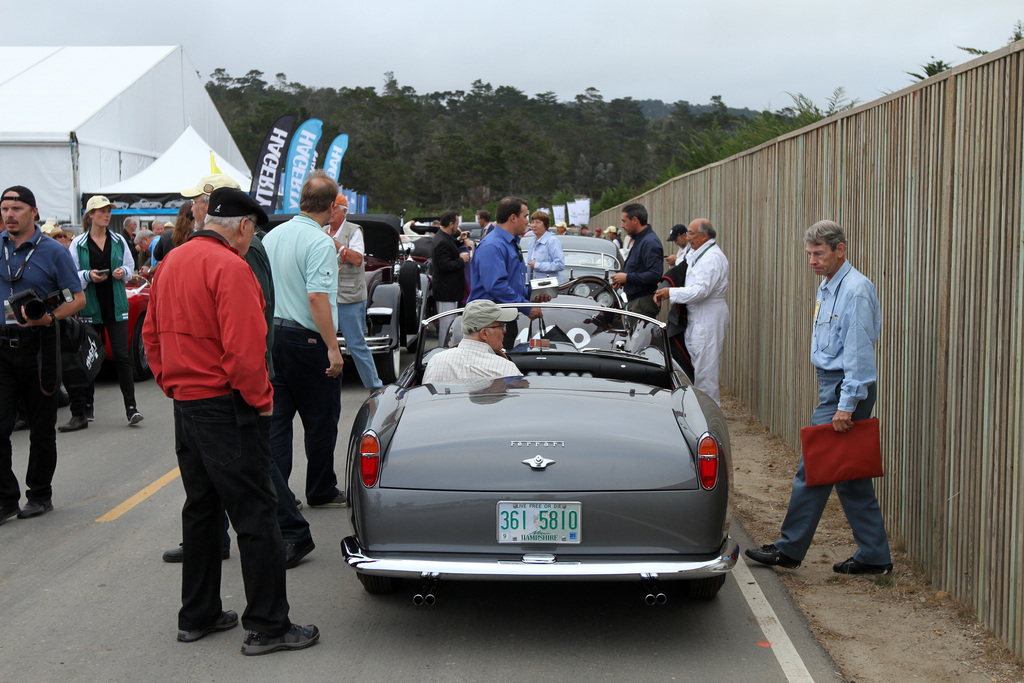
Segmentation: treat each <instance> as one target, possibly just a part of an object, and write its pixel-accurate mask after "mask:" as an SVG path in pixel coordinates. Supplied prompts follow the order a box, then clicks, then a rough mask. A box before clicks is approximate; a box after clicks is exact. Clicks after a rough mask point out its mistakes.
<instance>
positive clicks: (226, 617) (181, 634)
mask: <svg viewBox="0 0 1024 683" xmlns="http://www.w3.org/2000/svg"><path fill="white" fill-rule="evenodd" d="M235 626H238V614H237V613H235V612H234V611H232V610H226V611H224V612H221V613H220V616H219V617H217V620H216V621H214V622H213V623H212V624H210V625H209V626H207V627H206V628H197V629H195V630H194V631H183V630H181V629H178V640H180V641H181V642H183V643H192V642H195V641H197V640H199V639H200V638H202V637H204V636H206V634H208V633H212V632H213V631H228V630H230V629H233V628H234V627H235Z"/></svg>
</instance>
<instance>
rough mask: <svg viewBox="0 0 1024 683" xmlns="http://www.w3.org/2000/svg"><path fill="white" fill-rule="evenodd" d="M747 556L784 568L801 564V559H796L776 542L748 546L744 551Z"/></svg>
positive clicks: (755, 560) (794, 567) (793, 567)
mask: <svg viewBox="0 0 1024 683" xmlns="http://www.w3.org/2000/svg"><path fill="white" fill-rule="evenodd" d="M743 554H745V555H746V556H747V557H749V558H750V559H752V560H753V561H754V562H760V563H761V564H766V565H768V566H769V567H776V566H778V567H783V568H784V569H796V568H797V567H799V566H800V560H794V559H793V558H792V557H790V556H789V555H787V554H785V553H784V552H782V551H781V550H779V549H778V548H776V547H775V544H774V543H769V544H768V545H763V546H761V547H760V548H747V549H746V550H744V551H743Z"/></svg>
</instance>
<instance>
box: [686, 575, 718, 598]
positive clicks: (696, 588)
mask: <svg viewBox="0 0 1024 683" xmlns="http://www.w3.org/2000/svg"><path fill="white" fill-rule="evenodd" d="M723 584H725V574H719V575H718V576H711V577H708V578H706V579H694V580H693V581H687V582H686V595H687V596H688V597H691V598H693V599H694V600H711V599H712V598H714V597H715V596H716V595H718V591H719V590H720V589H721V588H722V585H723Z"/></svg>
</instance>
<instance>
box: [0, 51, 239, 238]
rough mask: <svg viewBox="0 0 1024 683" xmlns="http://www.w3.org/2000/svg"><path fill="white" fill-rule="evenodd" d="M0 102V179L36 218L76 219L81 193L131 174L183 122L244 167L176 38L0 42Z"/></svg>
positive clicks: (147, 161)
mask: <svg viewBox="0 0 1024 683" xmlns="http://www.w3.org/2000/svg"><path fill="white" fill-rule="evenodd" d="M0 101H2V102H3V103H4V112H5V113H4V116H3V117H2V118H0V159H2V161H3V163H0V187H6V186H7V185H15V184H20V185H25V186H27V187H29V188H30V189H31V190H32V191H33V192H34V193H35V195H36V200H37V201H38V203H39V210H40V212H41V214H42V215H43V216H55V217H57V218H59V219H61V220H72V221H75V222H78V221H79V220H80V219H81V210H80V208H79V207H80V200H81V195H82V192H83V191H95V190H97V189H99V188H101V187H106V186H108V185H112V184H114V183H117V182H120V181H122V180H125V179H127V178H130V177H132V176H134V175H137V174H138V173H139V172H141V171H142V170H143V169H145V168H146V167H147V166H149V165H150V164H151V163H153V161H154V160H155V159H157V158H158V157H159V156H160V155H161V154H163V153H164V152H165V151H166V150H167V149H168V148H169V147H170V146H171V145H172V144H173V143H174V142H175V140H177V139H178V137H179V136H180V135H181V134H182V132H183V131H184V130H185V129H186V128H188V127H189V126H191V127H192V128H194V129H195V131H196V132H197V133H198V134H199V136H200V137H201V138H202V139H204V140H206V142H207V143H208V145H209V146H208V149H213V150H214V151H215V152H216V153H217V154H219V155H221V156H222V158H224V159H225V161H226V163H227V164H228V165H230V166H232V167H234V168H236V169H237V168H245V167H246V163H245V160H244V159H243V157H242V154H241V152H240V151H239V150H238V147H237V145H235V143H234V140H232V138H231V133H230V132H229V131H228V129H227V126H226V125H225V124H224V121H223V120H222V119H221V117H220V114H219V113H218V112H217V109H216V107H215V106H214V105H213V101H212V100H211V99H210V97H209V95H208V94H207V92H206V89H205V88H204V86H203V83H202V80H201V79H200V77H199V75H198V73H197V72H196V70H195V67H193V66H192V64H191V62H190V61H189V59H188V57H187V56H186V55H185V53H184V51H183V50H182V48H181V46H144V47H111V46H99V47H8V46H0ZM206 160H207V167H209V153H208V152H207V154H206ZM193 182H194V181H193ZM240 182H241V179H240ZM175 189H176V190H177V189H181V188H175Z"/></svg>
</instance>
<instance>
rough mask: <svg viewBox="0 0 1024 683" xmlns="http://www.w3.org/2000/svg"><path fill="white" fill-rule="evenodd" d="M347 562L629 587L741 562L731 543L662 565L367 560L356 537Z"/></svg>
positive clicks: (378, 570) (532, 559)
mask: <svg viewBox="0 0 1024 683" xmlns="http://www.w3.org/2000/svg"><path fill="white" fill-rule="evenodd" d="M341 552H342V555H344V557H345V561H346V562H348V564H349V565H350V566H351V567H352V568H354V569H355V570H356V571H359V572H364V573H366V574H371V575H374V576H391V577H394V578H400V579H401V578H405V579H412V578H420V577H423V576H432V577H437V578H442V579H463V580H477V581H483V580H499V581H500V580H515V579H522V580H533V579H536V580H556V579H566V580H574V581H587V580H593V581H615V580H621V581H627V580H633V579H637V578H640V577H641V576H649V577H651V578H655V577H656V578H658V579H661V580H665V581H671V580H673V579H701V578H706V577H710V576H715V575H718V574H721V573H723V572H727V571H729V570H731V569H732V568H733V567H734V566H735V565H736V559H737V558H738V557H739V552H740V549H739V546H738V545H736V544H735V543H734V542H733V540H732V539H731V538H729V537H726V539H725V540H724V541H723V542H722V546H721V547H720V548H719V550H718V554H717V556H716V557H712V558H708V559H702V560H688V559H681V558H679V557H666V558H664V559H660V558H658V557H656V556H650V555H646V556H643V557H639V558H637V559H635V560H634V559H629V558H624V557H622V556H616V557H603V558H600V557H599V558H579V556H567V557H573V559H565V560H559V559H558V558H557V556H556V555H545V554H537V553H531V554H526V555H520V557H519V559H513V556H509V555H506V556H503V557H502V558H500V559H498V558H495V559H485V558H482V557H481V556H480V555H453V556H451V557H445V558H438V557H437V556H429V555H425V554H424V555H422V556H421V555H418V554H416V553H403V554H399V553H395V554H394V555H393V556H392V555H389V556H387V557H370V556H369V555H367V554H366V552H365V551H364V550H363V548H362V546H360V545H359V540H358V539H357V538H356V537H355V536H349V537H347V538H345V539H344V540H343V541H342V542H341Z"/></svg>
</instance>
